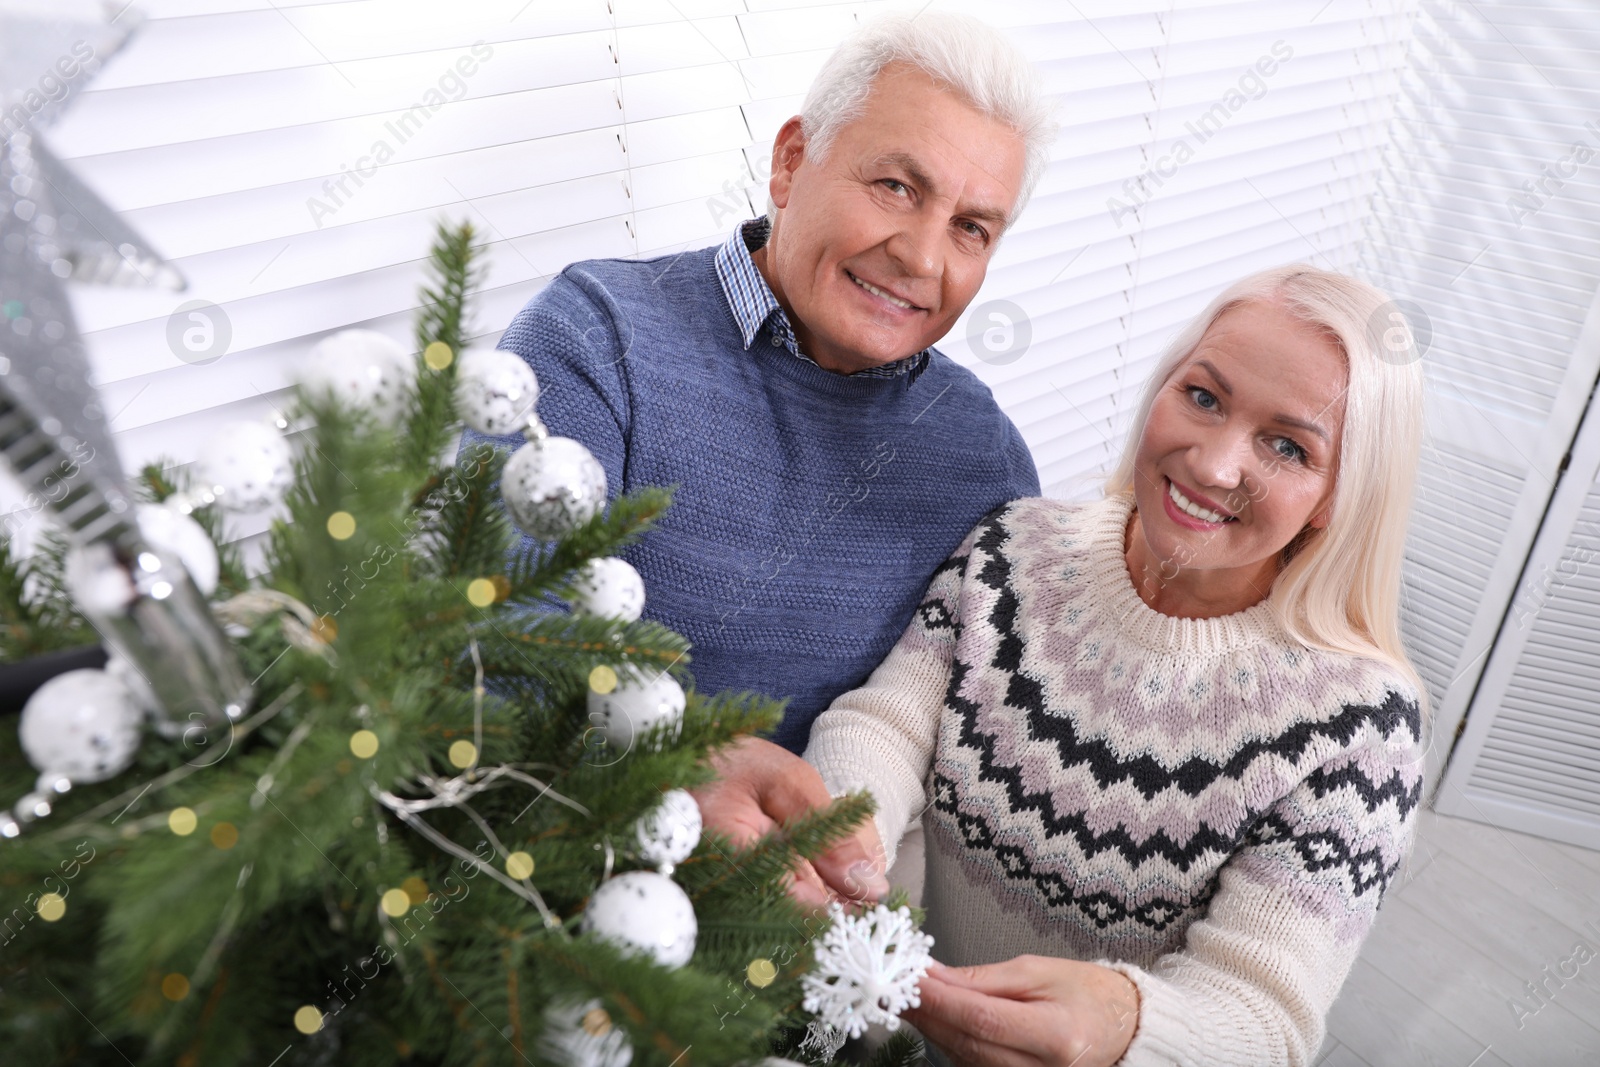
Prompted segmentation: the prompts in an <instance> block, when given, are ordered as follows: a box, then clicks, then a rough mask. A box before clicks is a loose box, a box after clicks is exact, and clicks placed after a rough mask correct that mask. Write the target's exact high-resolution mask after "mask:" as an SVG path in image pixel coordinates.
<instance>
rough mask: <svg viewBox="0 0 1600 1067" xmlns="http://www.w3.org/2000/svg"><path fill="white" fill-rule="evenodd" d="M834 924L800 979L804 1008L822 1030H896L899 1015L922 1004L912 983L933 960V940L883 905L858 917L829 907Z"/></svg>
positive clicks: (902, 913)
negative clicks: (879, 1027) (871, 1027)
mask: <svg viewBox="0 0 1600 1067" xmlns="http://www.w3.org/2000/svg"><path fill="white" fill-rule="evenodd" d="M828 911H829V913H830V915H831V916H832V918H833V925H832V926H831V927H829V928H828V930H827V931H826V932H825V933H824V934H823V935H822V937H821V939H820V941H819V943H818V945H817V949H816V965H815V967H814V968H813V969H812V970H811V971H809V972H807V973H806V974H804V975H802V976H801V978H800V987H801V989H802V990H803V991H804V993H805V1000H804V1001H803V1002H802V1003H803V1005H804V1007H805V1009H806V1010H807V1011H809V1012H815V1013H816V1015H817V1017H818V1019H820V1020H821V1022H822V1023H823V1024H824V1025H826V1026H832V1027H835V1028H837V1029H839V1030H842V1031H844V1032H845V1033H847V1034H849V1035H850V1036H851V1037H860V1036H861V1035H862V1034H863V1033H865V1032H866V1029H867V1027H868V1026H869V1025H871V1024H872V1023H879V1024H881V1025H882V1026H884V1027H885V1028H886V1029H888V1030H898V1029H899V1028H900V1013H901V1012H903V1011H905V1010H906V1009H907V1008H915V1007H918V1006H920V1005H921V1003H922V997H921V993H920V992H919V991H918V989H917V983H918V982H920V981H921V980H922V976H923V975H925V974H927V973H928V964H929V963H930V962H931V961H932V957H931V956H930V955H929V953H928V950H929V949H931V948H932V947H933V938H932V937H931V936H930V935H928V934H925V933H923V932H922V931H920V930H918V929H916V928H915V927H914V926H912V924H911V910H910V909H909V908H903V907H902V908H896V909H894V910H892V911H891V910H890V909H889V908H887V907H885V906H884V905H882V904H879V905H877V906H876V907H874V908H872V909H871V910H869V911H867V912H865V913H863V914H862V915H859V916H854V915H846V914H845V912H844V909H843V908H842V907H840V906H839V905H838V904H837V903H835V904H832V905H830V906H829V908H828Z"/></svg>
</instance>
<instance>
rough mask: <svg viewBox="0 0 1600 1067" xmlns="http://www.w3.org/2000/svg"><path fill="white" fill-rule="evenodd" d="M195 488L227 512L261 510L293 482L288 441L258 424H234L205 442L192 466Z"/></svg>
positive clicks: (263, 424) (273, 502)
mask: <svg viewBox="0 0 1600 1067" xmlns="http://www.w3.org/2000/svg"><path fill="white" fill-rule="evenodd" d="M196 474H197V475H198V482H199V488H203V489H204V490H206V491H209V492H211V493H213V494H215V495H216V497H217V500H218V502H219V503H220V504H221V505H222V506H223V507H225V508H227V509H228V510H230V511H261V510H262V509H264V508H269V507H271V506H272V505H274V504H276V503H277V502H278V501H279V500H281V499H282V498H283V494H284V492H285V491H286V490H287V489H288V488H289V486H290V485H291V484H293V482H294V464H293V457H292V456H291V455H290V452H289V442H288V441H285V440H284V439H283V435H282V434H280V433H279V432H278V431H277V430H276V429H275V428H274V427H271V426H268V425H266V424H265V423H261V422H236V423H233V424H232V425H229V426H226V427H224V428H223V429H222V431H221V432H220V433H218V434H217V435H216V436H214V437H212V438H211V440H210V441H209V442H207V444H206V446H205V448H203V449H202V450H201V452H200V459H199V461H198V462H197V463H196Z"/></svg>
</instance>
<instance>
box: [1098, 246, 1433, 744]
mask: <svg viewBox="0 0 1600 1067" xmlns="http://www.w3.org/2000/svg"><path fill="white" fill-rule="evenodd" d="M1252 302H1261V303H1267V304H1276V305H1277V306H1278V307H1280V308H1283V309H1284V310H1285V311H1287V312H1288V313H1289V314H1291V315H1293V316H1294V317H1295V318H1297V319H1299V320H1300V321H1301V322H1305V323H1308V324H1310V325H1312V326H1315V327H1318V328H1320V329H1322V330H1324V331H1326V333H1327V335H1328V336H1330V337H1332V338H1333V339H1335V340H1336V341H1337V342H1338V345H1339V348H1340V350H1341V351H1342V353H1343V354H1344V359H1345V369H1346V372H1347V374H1348V382H1349V384H1348V386H1347V388H1346V391H1345V395H1344V402H1345V406H1344V429H1343V433H1342V437H1341V440H1340V447H1339V458H1338V462H1337V464H1336V466H1335V475H1334V489H1333V499H1332V503H1331V506H1330V508H1329V518H1328V524H1327V525H1326V526H1324V527H1321V528H1318V527H1313V526H1310V525H1307V526H1306V527H1305V528H1304V529H1303V530H1301V531H1300V533H1299V534H1298V535H1296V536H1295V538H1294V539H1293V540H1291V541H1290V542H1289V544H1288V545H1286V546H1285V547H1284V550H1283V552H1282V554H1281V556H1280V566H1279V570H1278V576H1277V579H1276V580H1275V581H1274V582H1273V584H1272V588H1271V590H1270V593H1269V595H1268V603H1269V604H1270V605H1271V610H1272V613H1273V615H1274V617H1276V618H1277V620H1278V621H1279V622H1280V623H1281V624H1282V625H1283V627H1284V629H1285V631H1286V632H1288V633H1289V634H1290V635H1292V636H1293V637H1295V638H1296V639H1297V640H1299V641H1300V642H1301V643H1303V644H1306V645H1309V646H1312V647H1320V648H1325V649H1330V650H1333V651H1336V652H1346V653H1351V654H1354V655H1364V656H1369V657H1372V658H1376V659H1379V660H1382V661H1384V662H1386V663H1388V664H1390V665H1391V666H1393V667H1395V668H1396V669H1397V670H1399V671H1400V673H1401V674H1402V676H1404V677H1405V678H1406V680H1407V681H1408V682H1410V683H1411V685H1412V687H1413V688H1414V689H1415V690H1416V692H1417V697H1418V700H1419V707H1420V708H1421V709H1422V713H1423V719H1424V721H1426V720H1427V714H1428V693H1427V689H1426V687H1425V686H1424V685H1423V683H1422V679H1421V677H1420V676H1419V675H1418V674H1417V671H1416V668H1415V667H1414V666H1413V665H1412V663H1411V661H1410V659H1409V658H1408V657H1407V655H1406V650H1405V646H1404V644H1403V642H1402V641H1401V638H1400V570H1401V564H1402V562H1403V559H1404V555H1405V539H1406V527H1407V524H1408V523H1409V521H1410V517H1411V503H1412V490H1413V487H1414V485H1415V481H1416V471H1417V460H1418V457H1419V454H1420V452H1421V450H1422V433H1423V400H1422V394H1423V373H1422V364H1421V361H1420V355H1421V352H1420V350H1419V349H1418V348H1417V344H1416V340H1415V338H1414V337H1413V336H1412V333H1411V328H1410V324H1409V323H1408V322H1406V321H1405V319H1404V316H1403V315H1402V314H1400V313H1399V311H1398V309H1397V308H1396V306H1395V304H1394V303H1393V302H1392V301H1390V299H1389V298H1388V297H1387V296H1385V295H1384V294H1383V293H1382V292H1381V291H1380V290H1378V289H1377V288H1375V287H1373V286H1371V285H1369V284H1367V283H1366V282H1364V281H1361V280H1359V279H1357V278H1352V277H1349V276H1348V275H1344V274H1336V273H1334V272H1332V271H1326V270H1318V269H1317V268H1315V267H1310V266H1306V265H1304V264H1293V265H1290V266H1285V267H1274V268H1272V269H1270V270H1264V271H1261V272H1260V273H1258V274H1252V275H1250V276H1249V277H1247V278H1244V279H1241V280H1240V281H1237V282H1235V283H1234V284H1233V285H1230V286H1228V288H1227V289H1225V290H1223V292H1222V293H1221V294H1219V295H1218V296H1217V298H1216V299H1215V300H1213V301H1212V302H1211V304H1210V306H1209V307H1207V308H1206V309H1205V310H1204V311H1203V312H1201V313H1200V315H1199V317H1198V318H1196V319H1195V320H1194V321H1193V322H1192V323H1190V324H1189V325H1188V326H1186V327H1185V328H1184V329H1183V331H1182V332H1181V333H1179V334H1178V336H1177V337H1176V338H1175V339H1174V340H1173V342H1172V345H1171V346H1170V347H1169V348H1168V349H1167V351H1166V353H1165V354H1164V355H1163V356H1162V358H1161V362H1160V363H1159V364H1158V365H1157V366H1156V369H1155V371H1154V372H1153V373H1152V374H1151V376H1150V381H1149V383H1148V384H1147V385H1146V387H1145V393H1144V398H1143V400H1142V402H1141V403H1140V405H1139V410H1138V413H1137V414H1136V415H1135V416H1134V419H1133V426H1132V428H1131V429H1130V430H1129V431H1128V437H1127V441H1126V443H1125V444H1124V446H1123V451H1122V457H1121V459H1120V460H1119V462H1118V463H1117V466H1116V467H1115V469H1113V470H1112V471H1111V473H1110V474H1109V475H1108V476H1107V478H1106V482H1105V491H1106V494H1107V495H1114V494H1117V493H1132V492H1133V479H1134V464H1135V458H1136V457H1137V455H1138V450H1139V439H1140V438H1141V437H1142V436H1143V435H1144V427H1145V423H1146V422H1147V421H1148V420H1149V417H1150V409H1151V407H1152V406H1153V405H1154V403H1155V398H1156V396H1157V394H1159V393H1160V392H1161V389H1162V388H1163V387H1164V386H1165V385H1166V384H1167V381H1168V380H1169V379H1170V378H1171V377H1172V375H1173V373H1174V372H1175V371H1176V370H1177V369H1178V367H1179V366H1180V365H1181V364H1182V363H1183V362H1184V360H1186V359H1188V358H1189V356H1190V355H1191V354H1192V353H1193V352H1194V350H1195V349H1196V348H1197V347H1198V346H1199V344H1200V341H1201V339H1202V338H1204V337H1205V334H1206V331H1207V330H1209V329H1210V328H1211V324H1212V323H1214V322H1216V320H1217V318H1218V317H1219V316H1221V315H1222V313H1223V312H1225V311H1228V310H1229V309H1231V308H1234V307H1237V306H1239V305H1240V304H1244V303H1252ZM1397 324H1398V325H1397ZM1394 329H1400V330H1401V331H1402V333H1403V337H1402V338H1401V340H1403V341H1404V344H1402V345H1399V346H1396V347H1397V349H1398V350H1399V351H1402V352H1405V353H1409V354H1412V355H1411V356H1410V358H1406V359H1401V360H1396V359H1394V358H1391V357H1385V356H1383V355H1382V354H1380V352H1379V347H1380V345H1382V344H1384V342H1385V340H1387V336H1386V331H1392V330H1394Z"/></svg>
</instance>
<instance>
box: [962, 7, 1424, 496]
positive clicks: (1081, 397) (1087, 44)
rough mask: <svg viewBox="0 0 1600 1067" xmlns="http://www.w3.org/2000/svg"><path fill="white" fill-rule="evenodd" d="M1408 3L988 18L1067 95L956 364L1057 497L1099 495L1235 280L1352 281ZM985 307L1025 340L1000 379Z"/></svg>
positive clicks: (1029, 12)
mask: <svg viewBox="0 0 1600 1067" xmlns="http://www.w3.org/2000/svg"><path fill="white" fill-rule="evenodd" d="M1408 7H1409V5H1408V4H1406V3H1403V2H1395V3H1384V2H1370V3H1345V2H1339V3H1334V4H1325V3H1324V2H1323V0H1315V2H1307V3H1300V2H1296V0H1288V2H1284V0H1272V2H1242V3H1193V2H1181V0H1180V2H1177V3H1151V2H1102V3H1071V4H1061V3H1056V2H1048V0H1032V2H1030V0H999V2H995V3H987V4H984V5H982V15H983V17H985V18H987V19H989V20H991V21H993V22H994V23H996V24H997V25H1001V26H1004V27H1005V28H1007V29H1008V30H1009V31H1010V32H1011V33H1012V34H1013V36H1014V38H1015V39H1016V41H1017V43H1018V44H1019V45H1020V46H1021V47H1022V48H1023V49H1024V50H1025V51H1026V52H1027V53H1028V54H1029V55H1030V57H1031V58H1033V59H1034V61H1035V62H1036V63H1037V64H1038V65H1039V67H1040V69H1041V70H1042V71H1043V72H1044V76H1045V79H1046V82H1047V85H1048V87H1049V88H1050V90H1051V91H1052V92H1054V93H1058V94H1060V98H1061V105H1060V120H1061V122H1062V132H1061V135H1060V138H1059V140H1058V143H1057V145H1056V150H1055V154H1054V160H1053V162H1052V164H1051V167H1050V171H1049V173H1048V175H1047V176H1046V178H1045V179H1044V181H1043V182H1042V183H1041V185H1040V188H1039V190H1038V191H1037V192H1036V193H1035V196H1034V200H1033V202H1032V204H1031V205H1030V206H1029V208H1028V210H1027V212H1026V214H1024V216H1023V217H1022V219H1021V220H1020V221H1019V222H1018V224H1017V226H1016V227H1015V228H1014V229H1013V231H1012V232H1011V233H1009V234H1008V235H1007V236H1006V238H1005V241H1004V243H1003V245H1002V247H1001V249H1000V251H999V253H998V254H997V256H996V260H995V263H994V265H993V267H992V268H991V270H990V274H989V278H988V281H987V282H986V284H985V286H984V289H983V292H982V293H981V294H980V295H979V297H978V299H977V300H976V301H974V304H973V309H972V313H969V316H968V317H967V318H966V319H964V320H963V322H962V324H961V325H960V326H958V327H957V329H956V330H954V331H952V334H951V337H950V339H949V341H948V343H947V344H946V346H945V349H946V351H950V352H953V353H958V354H960V356H961V358H963V360H964V361H969V362H970V365H971V366H972V367H973V369H974V370H976V371H977V372H978V373H979V374H980V376H981V377H983V378H984V380H985V381H986V382H988V383H989V385H990V387H991V388H992V389H993V390H994V393H995V396H996V397H997V398H998V399H999V401H1000V403H1001V405H1002V406H1003V407H1004V408H1005V409H1006V411H1007V412H1008V413H1009V414H1010V415H1011V417H1012V418H1013V419H1014V420H1015V421H1016V422H1017V424H1018V425H1019V426H1020V427H1021V428H1022V431H1023V433H1024V435H1025V437H1026V438H1027V440H1028V443H1029V445H1030V446H1031V448H1032V449H1033V453H1034V457H1035V460H1036V461H1037V463H1038V466H1039V473H1040V481H1041V483H1042V485H1043V486H1044V489H1045V492H1046V494H1047V495H1057V496H1069V497H1072V496H1090V495H1093V494H1094V493H1095V491H1096V490H1097V485H1098V483H1097V480H1095V479H1094V477H1093V475H1094V474H1095V473H1097V472H1099V471H1100V470H1101V469H1103V468H1104V467H1106V466H1108V465H1109V463H1110V462H1111V461H1112V460H1113V459H1114V457H1115V455H1116V454H1117V453H1118V452H1119V451H1120V448H1121V445H1122V441H1123V438H1124V436H1125V434H1126V432H1127V428H1128V418H1129V416H1130V415H1131V413H1132V412H1131V409H1132V408H1133V407H1134V406H1135V405H1136V403H1137V400H1138V396H1139V393H1140V391H1141V389H1142V387H1143V385H1144V382H1145V379H1146V378H1147V377H1148V375H1149V372H1150V370H1151V368H1152V366H1153V363H1154V360H1155V359H1156V357H1157V356H1158V355H1159V354H1160V352H1161V351H1162V349H1163V348H1164V347H1165V346H1166V344H1167V342H1168V341H1169V340H1170V339H1171V338H1172V336H1173V334H1174V333H1176V332H1177V330H1178V329H1180V328H1181V327H1182V326H1183V325H1184V324H1185V323H1187V322H1188V321H1189V320H1190V319H1191V318H1192V317H1193V316H1194V315H1195V314H1197V313H1198V312H1199V311H1200V310H1202V309H1203V308H1204V306H1205V304H1206V303H1207V302H1209V300H1210V299H1211V297H1213V296H1214V295H1215V294H1216V293H1217V292H1218V291H1219V290H1220V289H1221V288H1223V287H1224V286H1225V285H1226V284H1227V283H1229V282H1231V281H1234V280H1235V279H1237V278H1239V277H1242V276H1243V275H1245V274H1247V273H1250V272H1251V271H1254V270H1258V269H1261V268H1265V267H1268V266H1274V265H1277V264H1281V263H1286V262H1293V261H1305V262H1310V263H1313V264H1315V265H1317V266H1321V267H1326V268H1330V269H1348V268H1350V267H1352V266H1353V265H1354V263H1355V260H1356V253H1357V248H1358V242H1359V238H1360V236H1361V233H1362V226H1363V222H1364V220H1365V217H1366V213H1367V211H1368V207H1369V202H1370V196H1371V192H1372V188H1373V185H1374V183H1375V180H1376V175H1377V170H1378V166H1379V162H1380V158H1381V147H1382V144H1383V139H1384V138H1383V132H1384V129H1385V127H1386V124H1387V122H1388V119H1389V117H1390V115H1391V114H1392V111H1393V106H1394V101H1395V98H1396V94H1397V92H1398V77H1399V67H1400V64H1401V62H1402V61H1403V57H1404V44H1405V39H1406V37H1407V35H1408V34H1409V24H1408V16H1407V9H1408ZM995 299H1004V300H1009V301H1011V302H1013V303H1015V304H1016V305H1017V306H1018V307H1019V308H1021V309H1022V311H1023V312H1024V313H1025V314H1026V315H1027V316H1028V319H1029V325H1030V327H1031V331H1032V343H1031V347H1030V348H1029V349H1028V351H1027V352H1026V353H1025V354H1024V355H1023V356H1022V357H1021V358H1018V359H1016V360H1015V361H1014V362H1010V363H1006V364H1004V365H993V364H990V363H987V362H984V361H983V360H980V359H978V358H977V355H978V353H975V352H974V351H973V349H972V346H970V345H969V344H968V326H970V319H971V317H972V314H974V313H975V314H978V315H980V316H981V315H982V314H983V311H984V304H985V302H987V301H989V300H995ZM979 332H980V334H981V330H980V331H979ZM997 339H1003V337H1001V338H997Z"/></svg>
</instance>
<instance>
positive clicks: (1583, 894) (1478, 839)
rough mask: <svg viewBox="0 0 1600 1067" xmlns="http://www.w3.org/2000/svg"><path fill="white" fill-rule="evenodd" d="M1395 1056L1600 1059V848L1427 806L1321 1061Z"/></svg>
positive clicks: (1379, 1060) (1467, 1063)
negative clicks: (1537, 992)
mask: <svg viewBox="0 0 1600 1067" xmlns="http://www.w3.org/2000/svg"><path fill="white" fill-rule="evenodd" d="M1580 942H1581V943H1582V944H1583V945H1584V946H1585V947H1586V950H1587V951H1584V952H1580V953H1576V954H1575V952H1574V949H1575V948H1576V947H1577V946H1578V945H1579V943H1580ZM1591 953H1592V955H1591ZM1585 957H1589V958H1588V961H1587V962H1586V963H1581V964H1580V963H1579V962H1578V961H1579V960H1582V959H1584V958H1585ZM1547 967H1548V968H1549V969H1548V970H1546V968H1547ZM1563 968H1564V969H1565V973H1566V974H1568V975H1571V974H1572V973H1573V970H1574V969H1576V970H1577V975H1576V977H1574V978H1569V979H1567V980H1565V982H1563V981H1562V980H1561V979H1560V978H1559V977H1558V973H1559V972H1560V971H1561V970H1562V969H1563ZM1525 983H1534V984H1536V985H1543V987H1544V989H1545V990H1546V992H1545V994H1544V997H1543V1000H1542V1002H1541V1001H1535V1000H1534V998H1533V996H1532V995H1531V994H1530V993H1529V992H1528V990H1527V989H1525V988H1524V986H1525ZM1519 1000H1520V1001H1521V1002H1522V1003H1523V1004H1524V1005H1525V1006H1526V1008H1527V1009H1528V1011H1530V1012H1533V1014H1531V1015H1529V1014H1526V1013H1524V1014H1523V1015H1522V1017H1521V1019H1520V1025H1519V1018H1518V1012H1516V1011H1515V1010H1514V1009H1513V1007H1512V1004H1513V1003H1515V1002H1517V1001H1519ZM1541 1003H1542V1006H1541ZM1535 1008H1537V1009H1538V1010H1537V1011H1534V1009H1535ZM1389 1065H1395V1067H1429V1065H1438V1067H1566V1065H1572V1067H1578V1065H1582V1067H1596V1065H1600V852H1591V851H1589V850H1587V849H1582V848H1577V847H1575V846H1571V845H1561V844H1556V843H1554V842H1551V841H1546V840H1545V839H1543V838H1539V837H1530V836H1528V835H1527V834H1519V833H1516V832H1515V831H1511V830H1499V829H1496V828H1494V827H1491V826H1485V825H1483V824H1481V823H1476V822H1469V821H1467V820H1465V819H1457V818H1452V817H1450V816H1447V815H1440V814H1437V813H1436V812H1433V811H1430V810H1426V809H1425V810H1423V811H1422V813H1421V822H1420V824H1419V826H1418V833H1417V842H1416V846H1415V848H1414V849H1413V851H1412V854H1411V858H1410V860H1409V862H1408V865H1407V868H1406V870H1405V871H1404V872H1402V877H1401V881H1400V884H1399V885H1397V886H1395V887H1393V888H1391V889H1390V891H1389V894H1388V896H1387V897H1385V899H1384V902H1383V907H1382V908H1381V909H1380V910H1379V912H1378V921H1377V925H1376V926H1375V927H1374V928H1373V930H1372V933H1371V934H1370V935H1369V936H1368V938H1367V943H1366V945H1365V946H1364V947H1363V950H1362V953H1361V957H1360V959H1358V960H1357V961H1356V965H1355V969H1354V970H1353V971H1352V972H1351V974H1350V978H1349V980H1348V981H1347V982H1346V983H1345V986H1344V989H1343V991H1342V992H1341V993H1340V996H1339V999H1338V1001H1337V1002H1336V1003H1335V1004H1334V1006H1333V1011H1332V1012H1331V1013H1330V1015H1329V1018H1328V1040H1327V1043H1326V1044H1324V1045H1323V1047H1322V1051H1321V1053H1320V1054H1319V1058H1318V1060H1317V1067H1389Z"/></svg>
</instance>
